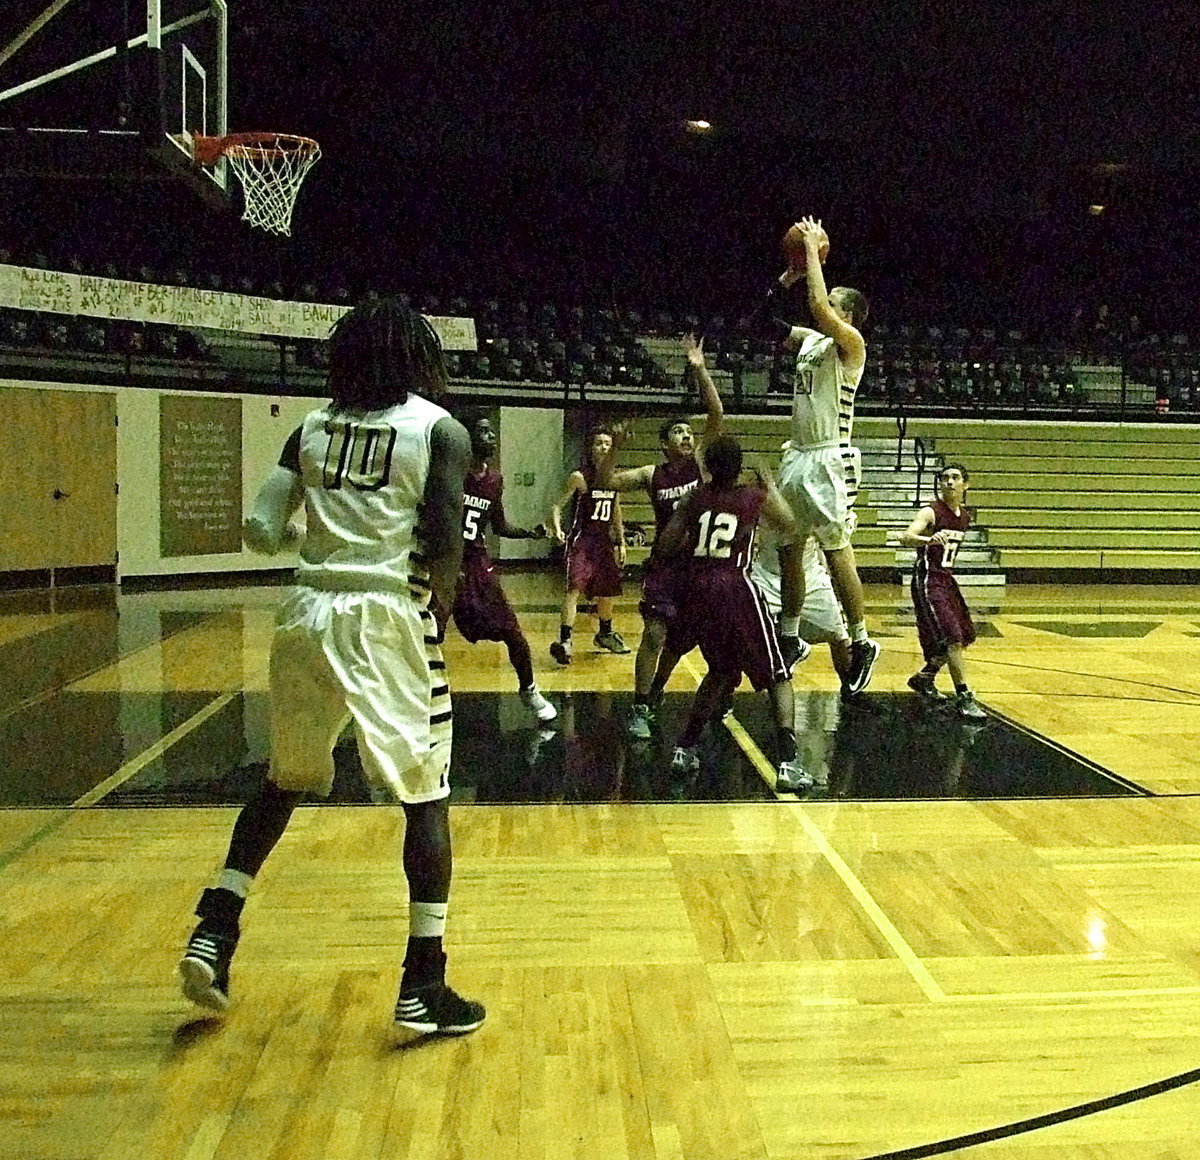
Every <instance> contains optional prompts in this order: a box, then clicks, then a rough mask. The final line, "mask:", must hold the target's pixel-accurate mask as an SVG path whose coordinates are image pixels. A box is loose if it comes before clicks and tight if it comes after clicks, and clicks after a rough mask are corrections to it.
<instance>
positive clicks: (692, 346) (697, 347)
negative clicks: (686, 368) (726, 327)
mask: <svg viewBox="0 0 1200 1160" xmlns="http://www.w3.org/2000/svg"><path fill="white" fill-rule="evenodd" d="M683 357H684V358H686V359H687V361H688V362H689V363H690V364H691V365H692V366H694V367H702V366H704V339H703V338H697V337H696V336H695V335H694V334H685V335H684V336H683Z"/></svg>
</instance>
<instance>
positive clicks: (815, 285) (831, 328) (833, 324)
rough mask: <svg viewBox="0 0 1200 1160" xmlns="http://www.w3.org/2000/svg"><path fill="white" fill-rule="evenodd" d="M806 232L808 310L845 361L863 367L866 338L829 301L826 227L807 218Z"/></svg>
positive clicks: (851, 365)
mask: <svg viewBox="0 0 1200 1160" xmlns="http://www.w3.org/2000/svg"><path fill="white" fill-rule="evenodd" d="M797 224H798V225H799V226H800V228H801V229H802V230H803V231H804V277H805V281H806V284H807V287H808V309H809V310H810V311H811V313H812V316H813V321H814V322H815V323H816V324H817V329H818V330H819V331H820V332H821V333H822V334H826V335H828V336H829V337H830V338H832V339H833V341H834V342H836V343H837V348H838V353H839V354H840V355H841V359H842V362H844V363H845V364H846V365H847V366H849V367H852V368H857V367H860V366H862V364H863V363H864V362H865V361H866V357H867V344H866V343H865V342H863V336H862V335H861V334H859V332H858V331H857V330H856V329H855V328H854V327H853V326H851V325H850V323H848V322H846V321H845V319H843V318H842V317H841V316H840V315H839V314H838V312H837V311H836V310H834V308H833V306H832V305H831V304H830V301H829V291H828V290H827V289H826V288H825V271H824V269H823V268H822V266H821V257H820V252H819V251H820V245H821V234H822V232H823V231H822V228H821V223H820V222H819V221H814V220H813V219H812V218H804V219H803V220H802V221H800V222H798V223H797Z"/></svg>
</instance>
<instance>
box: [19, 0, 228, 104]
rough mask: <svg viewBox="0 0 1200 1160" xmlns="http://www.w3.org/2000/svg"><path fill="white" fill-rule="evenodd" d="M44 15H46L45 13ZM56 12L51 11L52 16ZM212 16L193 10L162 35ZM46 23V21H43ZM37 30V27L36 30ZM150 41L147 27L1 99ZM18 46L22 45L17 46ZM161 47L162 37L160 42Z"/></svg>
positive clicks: (166, 26)
mask: <svg viewBox="0 0 1200 1160" xmlns="http://www.w3.org/2000/svg"><path fill="white" fill-rule="evenodd" d="M56 2H58V0H56ZM68 3H70V0H61V6H62V7H65V6H66V4H68ZM43 15H45V14H44V13H43ZM53 15H54V14H53V13H51V16H53ZM211 17H212V12H211V10H209V9H207V8H205V9H204V10H203V11H201V12H193V13H192V14H191V15H190V16H184V17H182V18H181V19H179V20H176V21H175V22H174V23H173V24H164V25H162V26H161V27H160V28H159V33H160V37H161V36H169V35H171V34H172V33H174V32H179V31H180V30H181V29H183V28H190V27H191V26H192V25H193V24H199V23H200V22H201V21H202V20H209V19H211ZM43 23H44V22H43ZM34 31H35V32H36V31H37V30H36V29H35V30H34ZM149 43H150V32H149V29H147V31H146V32H143V33H142V34H141V35H140V36H135V37H132V38H131V39H130V40H129V41H128V42H127V43H125V44H124V45H118V44H114V45H113V46H112V47H111V48H105V49H102V50H101V51H100V52H95V53H92V55H91V56H85V57H84V58H83V59H82V60H77V61H75V62H74V63H73V64H67V65H63V66H62V68H56V69H54V70H53V71H52V72H48V73H43V74H42V75H41V76H40V77H34V78H33V79H32V80H28V81H25V82H23V83H22V84H19V85H15V86H14V87H13V88H11V89H5V90H4V91H3V92H0V101H7V100H8V99H9V98H10V97H17V96H20V95H21V94H22V93H27V92H30V91H31V90H33V89H37V88H41V87H42V85H48V84H51V83H52V82H54V81H57V80H61V79H62V78H63V77H65V76H70V75H71V74H72V73H77V72H80V71H81V70H82V69H85V68H90V67H91V66H92V65H94V64H99V63H100V62H101V61H105V60H111V59H112V58H113V57H114V56H116V55H117V53H118V52H121V51H123V50H124V49H128V48H139V47H140V46H142V45H144V44H149ZM17 47H18V48H19V47H20V45H18V46H17ZM159 47H161V39H160V43H159Z"/></svg>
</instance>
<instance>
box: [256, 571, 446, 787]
mask: <svg viewBox="0 0 1200 1160" xmlns="http://www.w3.org/2000/svg"><path fill="white" fill-rule="evenodd" d="M436 634H437V626H436V624H435V622H434V619H433V614H432V613H431V612H429V610H428V609H426V608H422V607H421V606H420V605H419V604H417V603H416V602H415V601H414V600H413V599H412V598H411V597H410V596H407V595H404V596H401V595H390V594H384V593H372V592H324V591H319V590H317V589H314V588H306V587H295V588H291V589H289V590H288V592H287V594H286V595H285V597H284V600H283V604H282V605H281V606H280V609H279V614H278V616H277V618H276V623H275V637H274V640H273V642H272V645H271V669H270V678H271V780H272V781H273V782H275V784H276V785H278V786H279V787H280V788H281V789H289V790H303V791H306V792H309V793H313V794H317V795H318V796H321V797H326V796H328V794H329V791H330V789H331V788H332V787H333V746H334V743H335V742H336V741H337V738H338V735H339V733H341V731H342V728H343V727H344V725H345V724H346V721H347V719H348V718H349V719H351V720H353V722H354V728H355V733H356V734H357V737H358V751H359V756H360V757H361V759H362V765H363V770H364V771H365V773H366V775H367V779H368V780H369V781H370V783H371V784H372V786H373V787H375V788H378V789H382V790H385V791H388V792H390V793H391V794H392V795H393V796H394V797H395V798H397V799H399V800H400V801H402V802H407V803H410V804H415V803H418V802H427V801H437V800H439V799H440V798H444V797H446V796H447V795H448V794H449V792H450V745H451V712H450V690H449V687H448V686H447V682H446V665H445V661H444V660H443V659H442V650H441V646H440V645H438V644H437V643H436Z"/></svg>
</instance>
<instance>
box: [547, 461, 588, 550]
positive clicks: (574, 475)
mask: <svg viewBox="0 0 1200 1160" xmlns="http://www.w3.org/2000/svg"><path fill="white" fill-rule="evenodd" d="M586 487H587V481H586V480H585V479H584V478H583V472H582V471H572V472H571V474H570V475H568V476H567V481H566V483H564V484H563V489H562V493H561V494H560V495H559V497H558V499H556V500H555V501H554V504H553V506H552V507H551V508H550V532H551V534H552V535H553V536H554V538H555V539H556V540H557V541H558V542H559V543H560V544H565V543H566V542H567V537H566V533H564V532H563V526H562V510H563V507H564V506H565V505H566V504H568V503H570V502H571V497H572V496H573V495H574V494H575V493H576V492H577V491H583V490H584V489H585V488H586Z"/></svg>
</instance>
